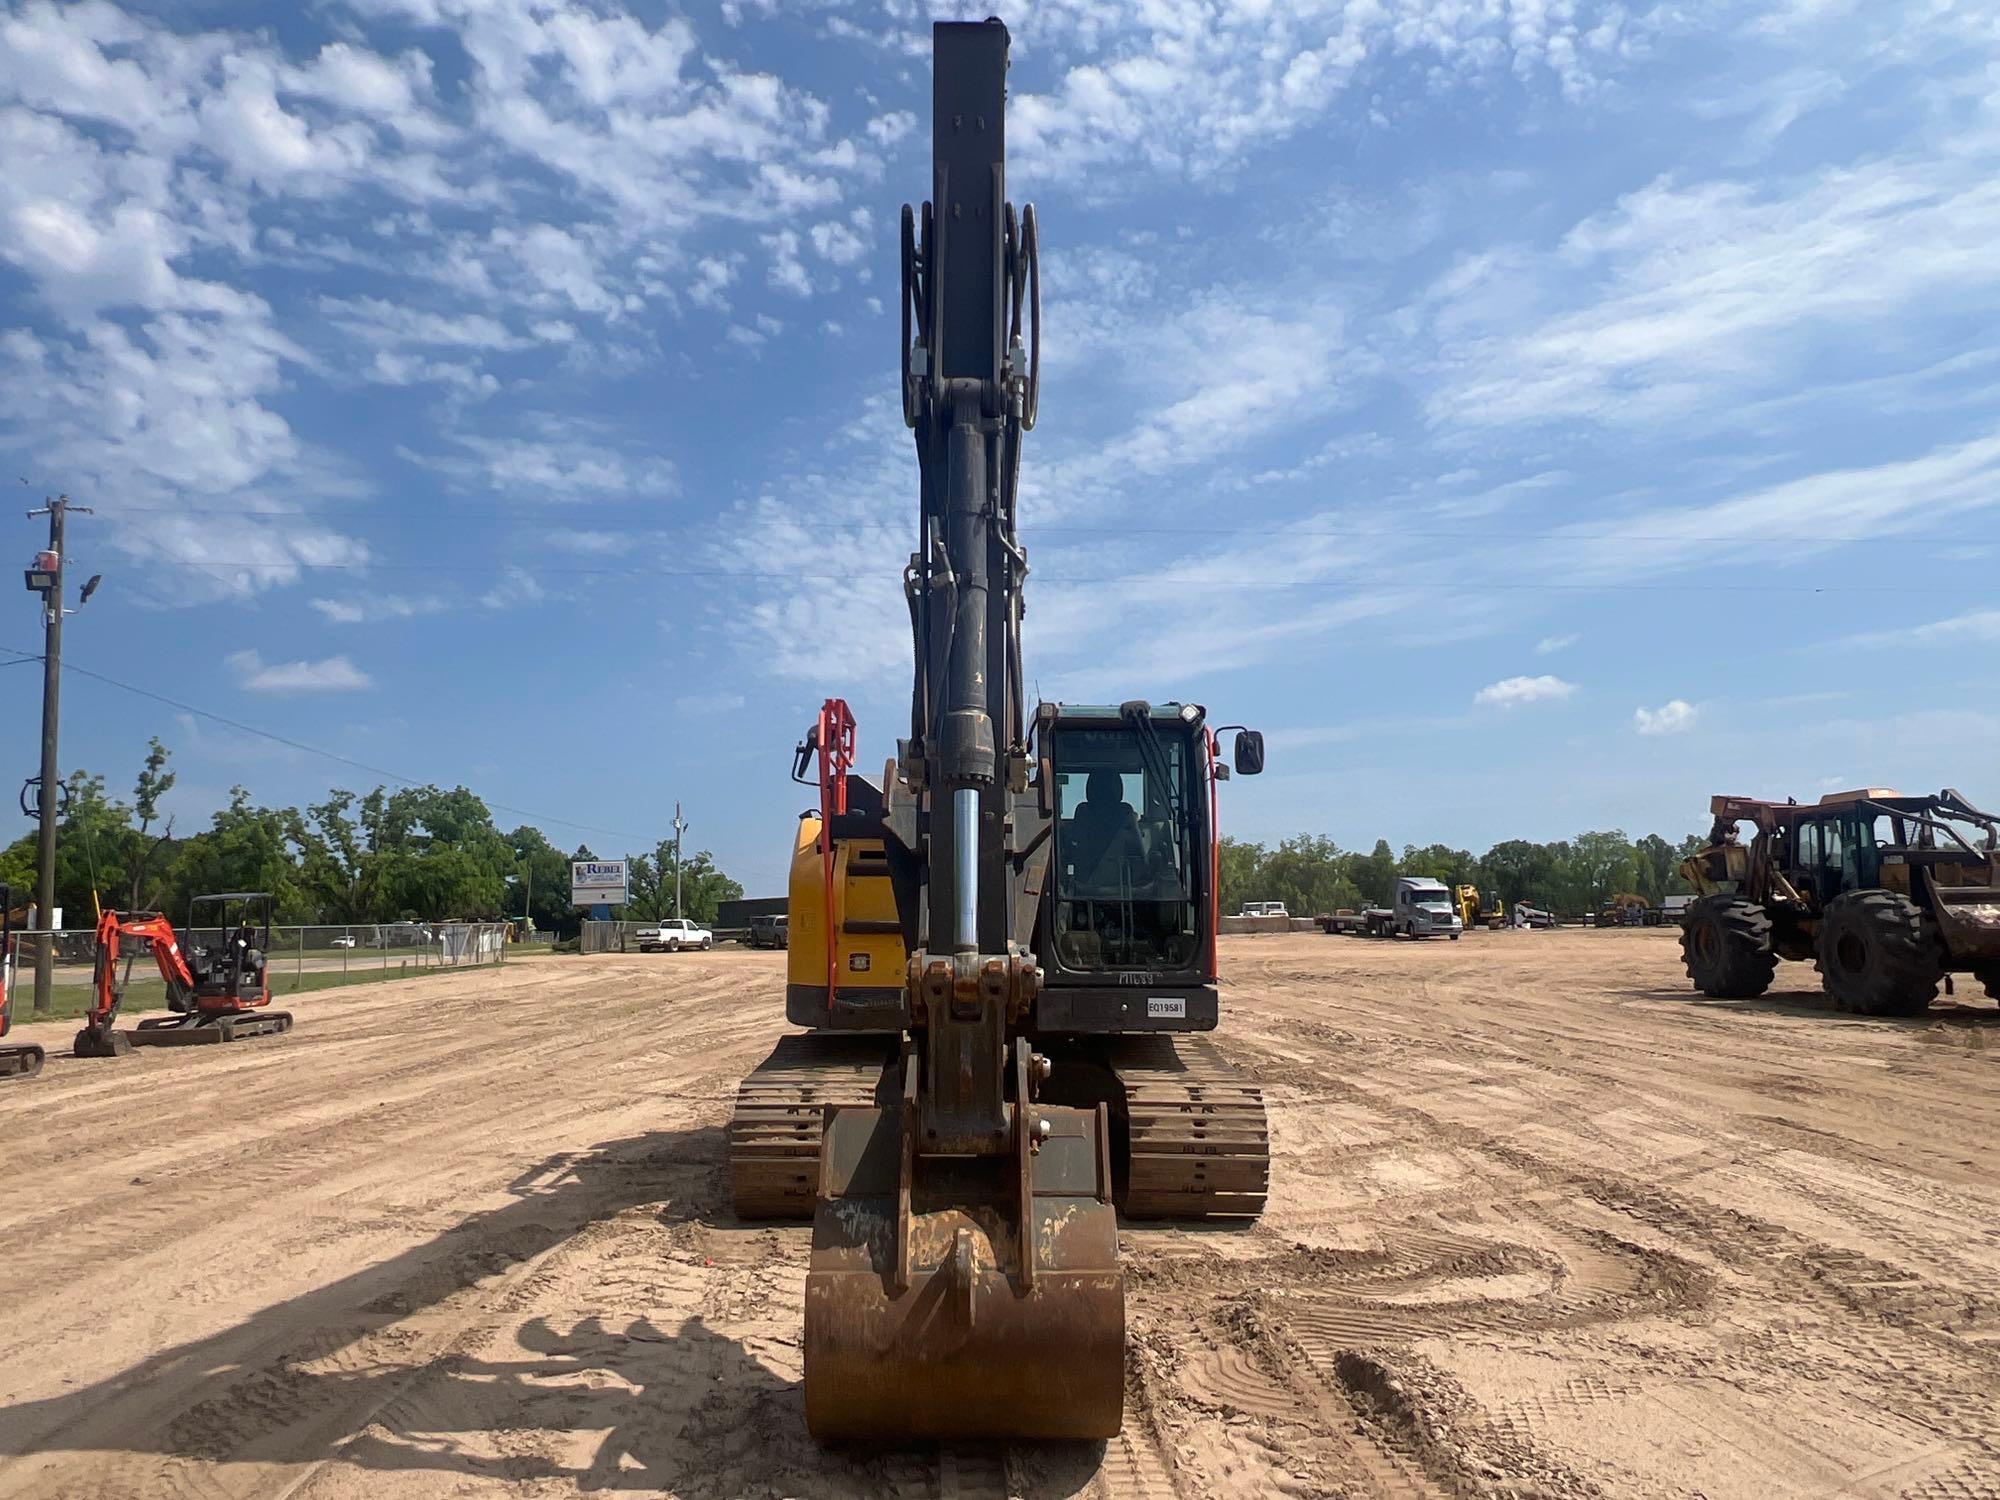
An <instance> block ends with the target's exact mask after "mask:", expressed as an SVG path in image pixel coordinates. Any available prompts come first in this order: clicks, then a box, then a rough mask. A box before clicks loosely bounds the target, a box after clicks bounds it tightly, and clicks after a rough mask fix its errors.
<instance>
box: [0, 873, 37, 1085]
mask: <svg viewBox="0 0 2000 1500" xmlns="http://www.w3.org/2000/svg"><path fill="white" fill-rule="evenodd" d="M16 916H19V917H21V918H22V919H23V920H25V919H26V916H27V908H26V907H16V906H15V905H14V888H13V887H12V886H9V885H5V884H0V1078H33V1077H34V1076H35V1075H36V1074H37V1073H39V1072H41V1071H42V1061H43V1059H44V1058H45V1057H46V1056H47V1054H46V1053H45V1052H44V1051H43V1050H42V1048H41V1047H40V1046H39V1045H37V1044H36V1043H34V1042H9V1041H5V1040H4V1038H5V1037H6V1035H7V1033H8V1032H10V1031H12V1030H13V1029H14V918H15V917H16Z"/></svg>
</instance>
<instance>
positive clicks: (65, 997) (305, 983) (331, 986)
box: [14, 950, 499, 1024]
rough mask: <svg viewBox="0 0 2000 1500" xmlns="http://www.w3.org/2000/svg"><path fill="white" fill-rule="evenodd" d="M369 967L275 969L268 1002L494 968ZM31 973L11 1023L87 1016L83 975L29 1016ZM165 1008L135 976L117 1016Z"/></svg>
mask: <svg viewBox="0 0 2000 1500" xmlns="http://www.w3.org/2000/svg"><path fill="white" fill-rule="evenodd" d="M379 951H380V950H377V952H378V957H377V960H376V962H375V964H374V965H373V966H369V965H364V964H356V965H354V966H353V967H351V968H349V969H348V971H347V972H346V973H345V974H343V973H341V972H340V970H338V969H309V970H307V971H306V972H305V973H303V974H295V973H288V972H283V971H281V970H280V969H279V968H278V967H277V966H276V965H274V966H273V972H272V974H271V999H272V1002H273V1003H274V1004H275V1003H276V1002H277V1001H279V1000H281V999H283V998H284V997H285V996H287V995H306V994H311V993H312V992H313V991H315V990H339V989H346V988H348V987H350V986H352V985H357V984H381V983H383V982H384V981H385V980H391V979H422V978H426V977H428V976H430V975H432V974H458V973H463V972H465V971H466V970H468V969H471V968H489V969H490V968H497V967H499V966H498V965H495V964H482V965H473V964H461V965H459V966H458V967H457V968H452V967H450V966H449V965H446V966H443V967H438V966H434V965H427V966H425V967H423V968H418V967H416V966H414V965H412V966H410V967H408V968H405V967H404V966H403V965H402V964H400V963H396V962H391V963H390V964H389V965H388V967H387V968H384V967H383V966H382V963H381V960H380V957H379ZM33 995H34V971H33V970H32V969H29V970H28V971H27V972H26V973H24V974H22V975H21V976H20V977H19V980H18V981H17V983H16V987H15V990H14V1020H15V1022H16V1023H17V1024H25V1023H27V1022H29V1021H73V1020H78V1019H80V1018H82V1017H83V1016H84V1015H86V1014H87V1013H88V1012H89V1010H90V1006H91V992H90V975H89V973H88V971H86V972H85V973H84V974H83V975H82V976H81V977H80V978H79V979H77V980H73V981H72V980H68V979H67V976H64V975H61V974H58V975H57V977H56V983H55V986H54V988H53V989H52V990H51V992H50V995H49V1000H50V1009H49V1013H48V1014H47V1015H46V1016H38V1015H36V1014H34V1013H33ZM166 1007H167V986H166V983H165V982H164V981H163V980H161V979H160V978H159V977H158V976H157V975H148V976H146V977H144V978H141V977H139V976H138V975H136V974H135V975H134V976H133V978H132V982H131V983H130V984H128V985H126V986H125V998H124V999H123V1000H122V1001H121V1002H120V1003H119V1007H118V1013H119V1014H120V1015H121V1016H124V1015H138V1014H139V1013H141V1012H143V1011H149V1010H165V1009H166Z"/></svg>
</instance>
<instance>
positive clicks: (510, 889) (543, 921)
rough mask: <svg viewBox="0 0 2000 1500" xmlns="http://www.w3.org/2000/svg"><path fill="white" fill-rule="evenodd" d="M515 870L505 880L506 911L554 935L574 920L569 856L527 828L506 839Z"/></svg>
mask: <svg viewBox="0 0 2000 1500" xmlns="http://www.w3.org/2000/svg"><path fill="white" fill-rule="evenodd" d="M507 843H508V845H509V847H511V848H512V849H513V851H514V867H513V869H512V870H511V871H510V872H509V874H508V877H507V898H506V899H507V911H508V914H509V915H513V916H518V915H525V916H527V917H528V918H530V919H531V920H532V921H533V922H534V924H535V926H536V927H537V928H538V929H539V930H541V931H543V932H556V931H560V930H562V929H564V928H566V927H568V926H569V925H570V924H571V923H573V922H574V921H575V919H576V913H575V910H574V908H572V907H571V906H570V904H569V856H568V855H567V854H564V853H563V852H562V850H560V849H558V848H557V847H556V846H555V845H554V844H551V843H550V842H549V841H548V839H546V838H545V837H543V835H542V831H541V829H539V828H531V827H529V826H528V825H526V824H523V825H522V826H521V827H519V828H516V829H515V830H514V831H513V832H512V833H510V834H508V835H507Z"/></svg>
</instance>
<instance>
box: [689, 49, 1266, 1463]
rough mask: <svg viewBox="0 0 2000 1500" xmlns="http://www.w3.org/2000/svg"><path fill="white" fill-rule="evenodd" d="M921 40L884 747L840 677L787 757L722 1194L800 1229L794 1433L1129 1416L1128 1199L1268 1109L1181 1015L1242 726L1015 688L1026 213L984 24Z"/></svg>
mask: <svg viewBox="0 0 2000 1500" xmlns="http://www.w3.org/2000/svg"><path fill="white" fill-rule="evenodd" d="M933 45H934V49H935V50H934V79H933V115H932V152H933V157H932V177H931V191H932V201H931V202H930V203H926V204H925V205H924V206H923V210H922V212H921V214H917V213H913V212H912V210H910V209H909V208H907V207H906V208H905V209H904V210H903V223H902V319H903V353H904V367H903V371H902V397H903V414H904V417H905V419H906V420H907V422H908V424H909V426H910V427H911V428H912V429H913V430H914V432H915V435H916V446H917V456H918V467H919V472H920V479H921V483H920V486H919V494H920V501H919V506H918V527H917V536H916V547H915V550H914V551H913V553H912V554H911V557H910V560H909V564H908V566H907V567H906V568H905V570H904V573H903V582H904V591H905V595H906V597H907V599H908V602H909V609H910V622H911V627H912V638H913V646H914V656H915V668H916V670H915V680H914V684H913V688H912V692H911V704H910V719H909V723H908V727H907V737H900V738H898V740H897V742H896V753H895V755H894V756H893V758H890V759H889V760H888V762H887V764H886V766H885V768H884V771H883V774H882V776H881V778H880V780H879V781H877V780H874V779H871V778H869V777H867V776H863V775H860V774H858V773H856V772H855V771H853V769H852V767H853V765H854V761H855V744H856V729H855V724H854V719H853V716H852V715H851V714H850V713H849V711H848V708H847V705H846V704H845V703H844V702H842V701H841V700H839V699H829V700H828V701H827V703H826V705H825V707H824V708H823V709H822V710H821V712H820V715H819V718H818V720H817V722H816V723H815V724H814V725H813V726H812V728H811V730H810V732H809V733H808V735H807V736H806V739H805V741H804V743H802V744H801V745H800V746H799V747H798V755H797V759H796V761H795V764H794V767H793V773H794V777H795V779H797V780H800V781H803V782H806V783H808V784H813V785H816V786H817V788H818V794H819V800H818V805H817V806H816V807H814V808H813V809H812V810H811V811H809V812H808V813H807V814H806V815H805V816H804V817H803V818H802V819H801V820H800V823H799V826H798V830H797V834H796V837H795V841H794V844H793V863H792V882H791V904H790V947H789V953H788V961H787V985H786V992H785V1010H786V1015H787V1017H788V1018H789V1019H790V1020H791V1021H792V1022H793V1023H794V1024H796V1025H798V1026H800V1027H803V1028H806V1029H805V1030H804V1031H803V1032H801V1033H795V1034H792V1035H789V1036H787V1037H786V1038H784V1039H783V1040H782V1041H781V1042H780V1043H779V1045H778V1046H777V1048H776V1049H775V1050H774V1051H773V1052H772V1054H771V1056H770V1057H769V1058H768V1059H767V1060H766V1061H765V1063H764V1064H763V1065H762V1066H761V1067H759V1068H758V1069H757V1070H756V1072H754V1073H753V1074H752V1075H751V1076H750V1077H748V1078H747V1079H745V1080H744V1082H743V1085H742V1087H741V1089H740V1091H739V1094H738V1097H737V1104H736V1110H735V1113H734V1115H733V1116H732V1119H731V1122H730V1131H729V1154H730V1173H731V1185H732V1190H733V1193H734V1197H735V1203H736V1207H737V1210H738V1212H739V1213H740V1214H741V1215H742V1216H744V1217H746V1218H785V1217H805V1216H807V1215H810V1217H811V1218H812V1222H813V1231H812V1259H811V1264H810V1266H809V1268H808V1272H807V1277H806V1288H805V1338H804V1356H805V1411H806V1420H807V1423H808V1425H809V1426H810V1428H811V1430H812V1432H813V1433H814V1435H815V1436H817V1437H819V1438H820V1439H822V1440H839V1439H877V1440H880V1439H891V1440H909V1439H920V1440H921V1439H955V1438H975V1437H1030V1438H1073V1439H1103V1438H1108V1437H1111V1436H1114V1435H1115V1434H1116V1433H1117V1432H1118V1430H1119V1428H1120V1426H1121V1424H1122V1421H1123V1412H1124V1384H1125V1353H1124V1334H1125V1293H1124V1274H1123V1271H1122V1269H1121V1267H1120V1264H1119V1259H1118V1220H1117V1210H1118V1209H1119V1208H1122V1209H1123V1210H1124V1211H1125V1212H1126V1213H1127V1214H1128V1215H1132V1216H1136V1217H1142V1218H1176V1217H1185V1218H1203V1217H1210V1216H1218V1215H1220V1216H1234V1217H1238V1218H1248V1217H1253V1216H1255V1215H1256V1214H1257V1213H1259V1212H1261V1210H1262V1208H1263V1203H1264V1192H1265V1186H1266V1178H1267V1175H1268V1170H1269V1162H1268V1143H1267V1134H1266V1128H1265V1121H1264V1107H1263V1101H1262V1098H1261V1096H1260V1095H1259V1093H1258V1091H1257V1089H1256V1088H1255V1087H1254V1086H1253V1085H1251V1084H1249V1083H1247V1082H1245V1081H1244V1080H1242V1079H1241V1078H1239V1077H1238V1076H1237V1075H1236V1074H1235V1072H1234V1070H1233V1069H1231V1067H1230V1066H1229V1064H1228V1063H1227V1062H1226V1061H1225V1060H1224V1059H1223V1058H1222V1056H1221V1054H1220V1053H1219V1051H1218V1050H1217V1049H1216V1048H1215V1047H1214V1046H1213V1044H1212V1043H1210V1042H1209V1041H1208V1040H1207V1038H1206V1037H1205V1036H1202V1035H1200V1033H1204V1032H1208V1031H1211V1030H1213V1029H1214V1027H1215V1025H1216V1023H1217V1018H1218V1014H1219V1009H1220V1007H1219V1002H1218V997H1217V987H1216V931H1217V888H1218V885H1219V879H1218V876H1219V871H1218V868H1217V864H1216V857H1217V844H1216V801H1217V796H1216V785H1217V783H1218V782H1220V781H1222V780H1224V779H1226V778H1227V777H1228V776H1229V775H1230V772H1231V767H1230V765H1225V764H1223V763H1222V762H1221V761H1220V759H1219V750H1220V746H1219V742H1218V738H1217V736H1218V732H1220V733H1228V732H1229V730H1230V729H1234V730H1235V731H1236V733H1235V740H1234V744H1233V747H1232V748H1233V754H1232V757H1231V758H1232V761H1233V767H1234V771H1235V772H1236V774H1239V775H1248V774H1252V773H1254V772H1257V771H1260V770H1261V769H1262V768H1263V759H1264V751H1263V740H1262V738H1261V736H1259V735H1257V734H1256V733H1254V732H1253V731H1249V730H1245V729H1243V728H1242V727H1241V726H1229V727H1228V728H1225V729H1224V730H1221V731H1218V730H1217V729H1216V728H1214V727H1213V726H1211V725H1210V724H1209V722H1208V719H1207V714H1206V712H1205V711H1204V710H1203V709H1202V708H1201V707H1200V706H1199V705H1197V704H1192V703H1189V704H1180V703H1166V704H1160V705H1154V704H1151V703H1147V702H1144V701H1140V700H1133V701H1128V702H1123V703H1119V704H1116V705H1115V706H1095V707H1078V706H1075V705H1068V704H1051V703H1043V704H1040V705H1038V706H1036V707H1034V709H1033V710H1032V712H1030V711H1029V710H1028V708H1027V703H1028V700H1027V697H1026V694H1025V686H1026V683H1027V681H1028V679H1027V677H1026V676H1025V674H1024V672H1023V669H1022V662H1021V615H1022V607H1023V601H1022V588H1023V584H1024V582H1025V580H1026V577H1027V571H1028V569H1027V557H1026V554H1025V553H1024V552H1023V550H1022V546H1021V541H1020V535H1019V530H1018V509H1017V494H1018V488H1017V487H1018V481H1019V475H1020V463H1021V443H1022V438H1023V436H1024V434H1025V433H1027V432H1028V431H1029V429H1031V428H1032V427H1033V426H1034V424H1035V415H1036V402H1037V396H1038V389H1039V386H1038V371H1039V364H1040V358H1039V354H1040V337H1041V329H1040V324H1041V309H1040V277H1039V274H1038V253H1037V234H1036V224H1035V214H1034V210H1033V209H1032V208H1026V209H1024V210H1022V211H1021V212H1020V213H1018V214H1017V213H1016V212H1015V210H1014V207H1013V205H1011V204H1010V203H1008V201H1007V197H1006V192H1005V178H1004V163H1005V128H1004V124H1005V122H1004V110H1005V93H1006V70H1007V50H1008V35H1007V30H1006V28H1005V27H1004V26H1002V25H1001V24H1000V23H999V22H998V21H987V22H983V23H957V22H941V23H939V24H937V25H936V26H935V27H934V29H933ZM1024 320H1025V325H1026V327H1025V334H1026V337H1025V338H1024V336H1023V334H1024ZM815 768H816V771H817V774H816V775H814V774H812V772H813V771H814V769H815Z"/></svg>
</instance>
